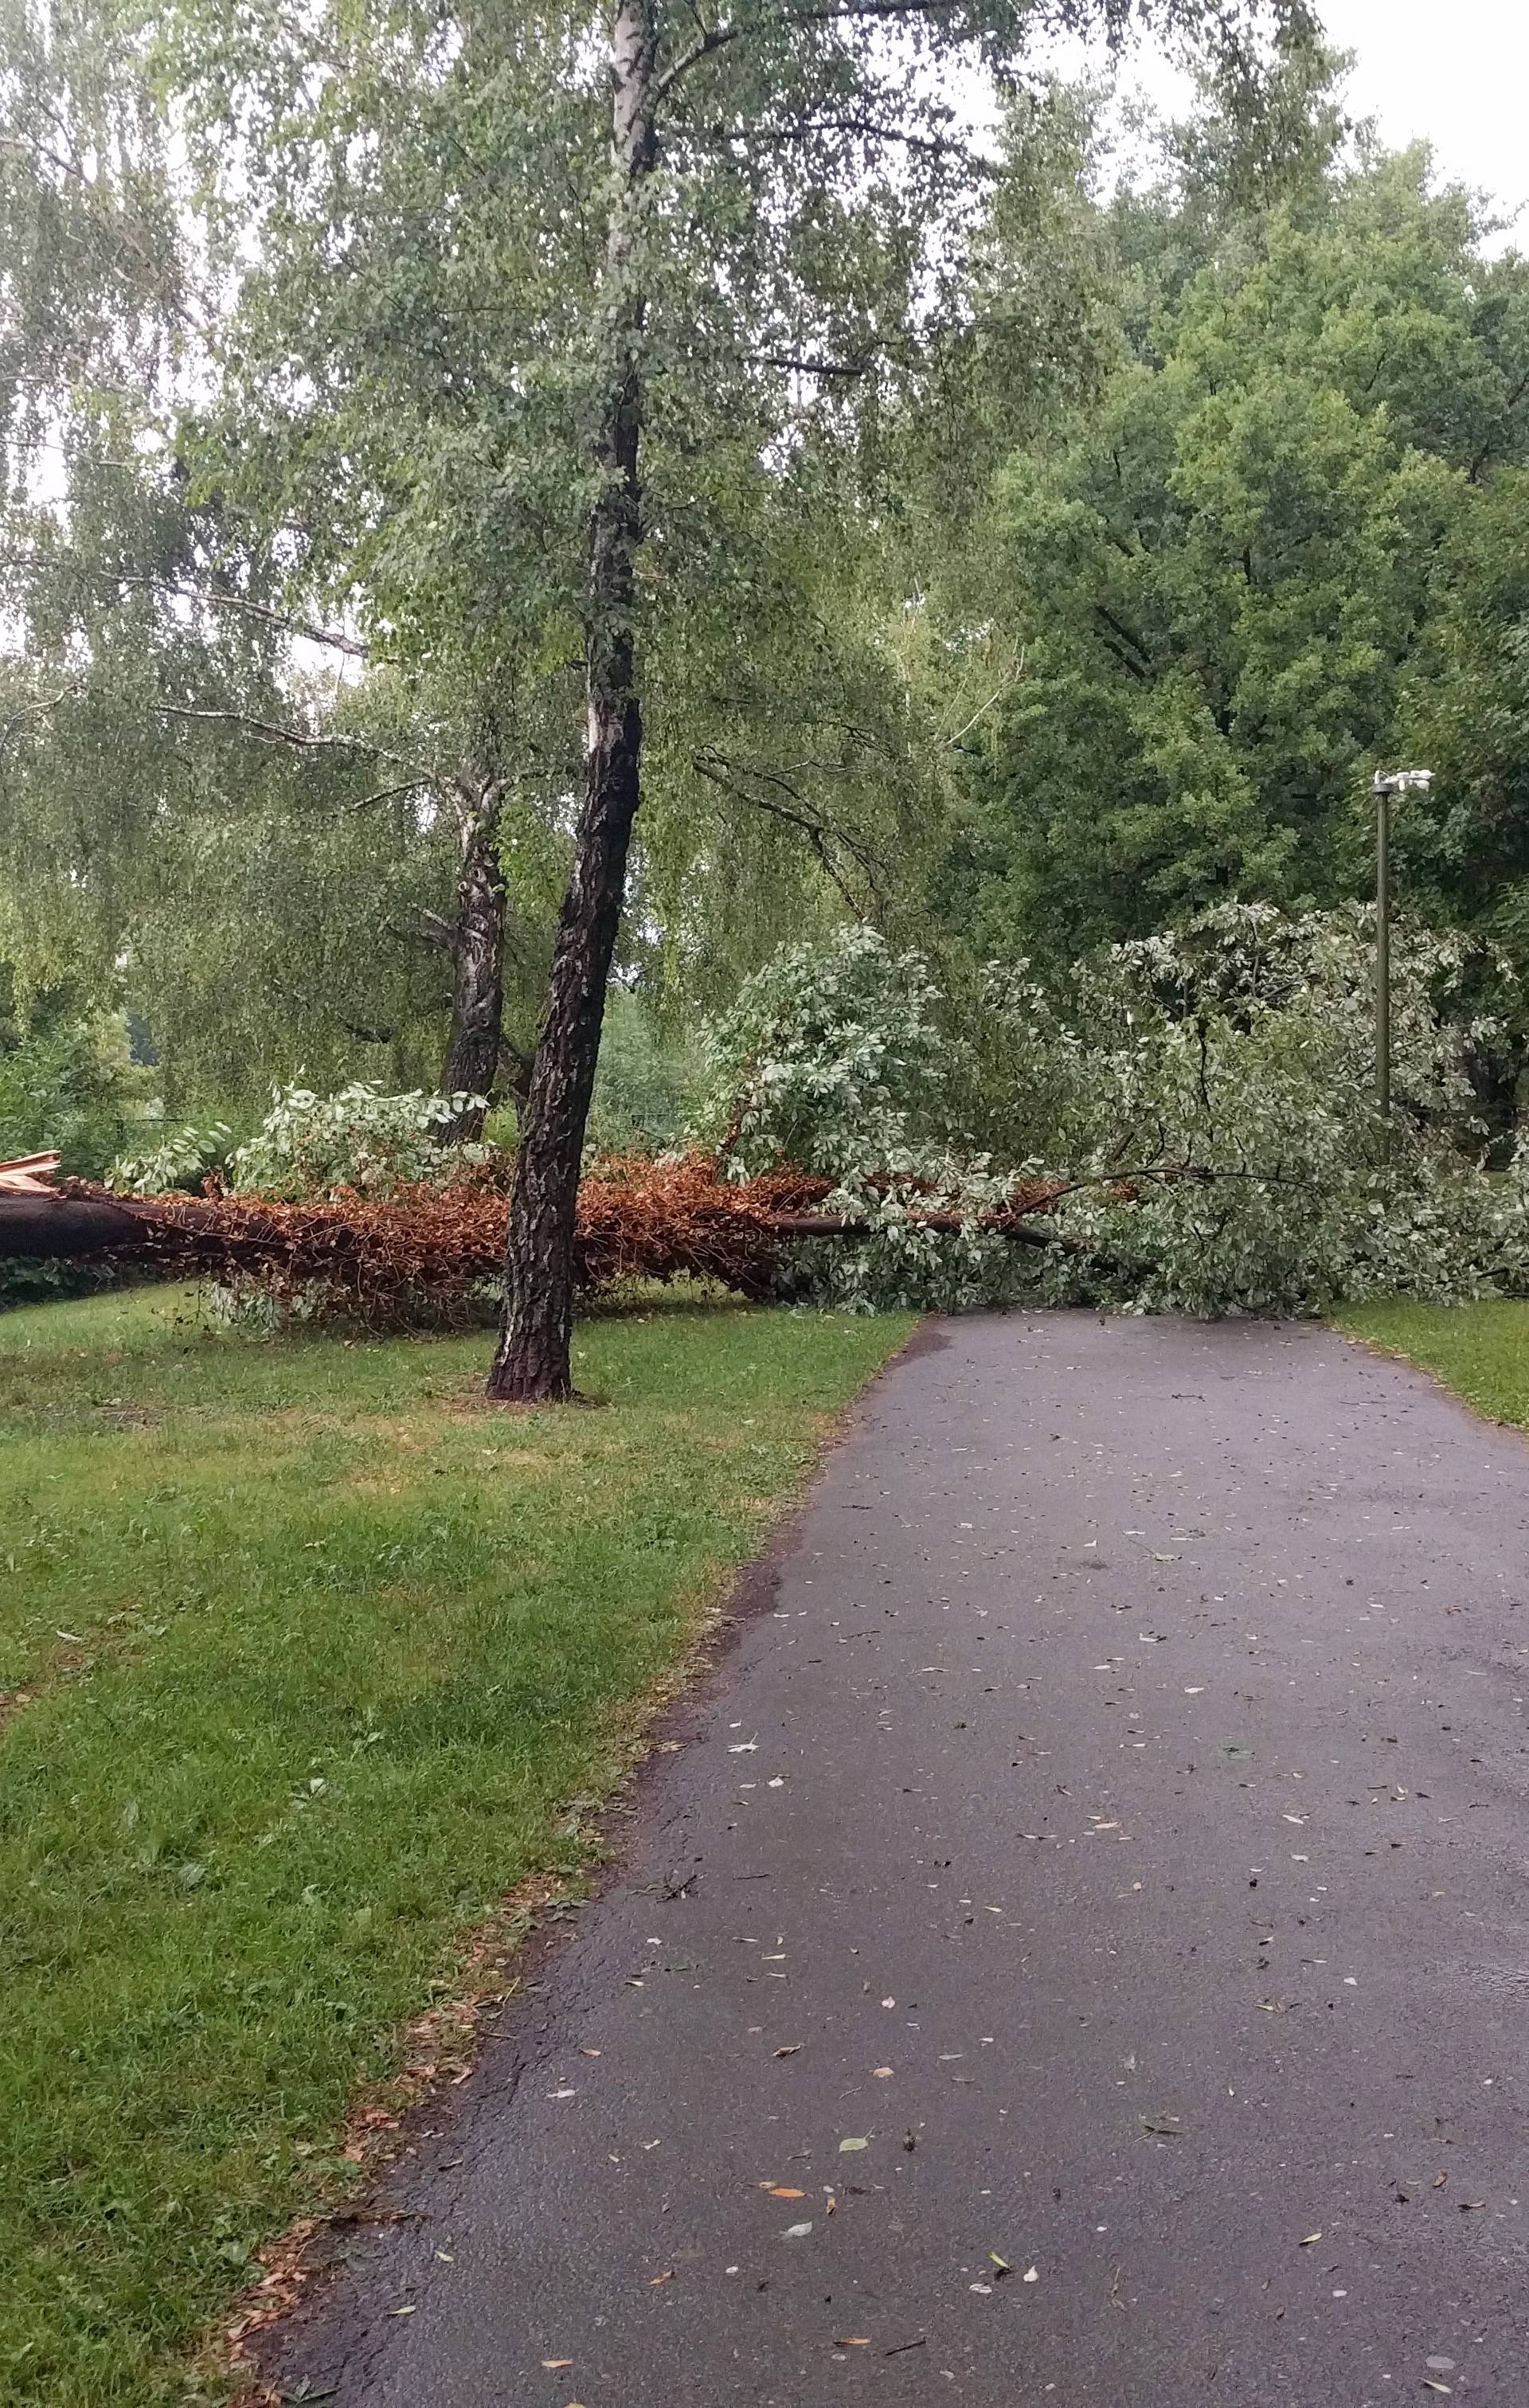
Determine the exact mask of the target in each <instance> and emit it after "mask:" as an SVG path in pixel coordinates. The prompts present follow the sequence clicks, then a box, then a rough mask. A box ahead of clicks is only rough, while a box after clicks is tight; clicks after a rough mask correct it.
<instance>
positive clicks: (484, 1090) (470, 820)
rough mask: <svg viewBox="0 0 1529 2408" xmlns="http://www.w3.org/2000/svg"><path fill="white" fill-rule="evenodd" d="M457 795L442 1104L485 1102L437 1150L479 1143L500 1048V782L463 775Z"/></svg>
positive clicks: (451, 1125)
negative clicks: (468, 1099)
mask: <svg viewBox="0 0 1529 2408" xmlns="http://www.w3.org/2000/svg"><path fill="white" fill-rule="evenodd" d="M457 790H458V794H459V796H460V797H461V799H462V801H463V804H464V810H463V820H462V828H463V836H462V875H461V877H460V879H459V880H458V882H457V907H456V911H455V913H454V915H453V918H452V922H451V937H450V947H451V1034H450V1042H449V1045H448V1048H447V1055H446V1068H445V1070H444V1072H443V1073H442V1076H441V1085H442V1087H443V1089H444V1091H445V1093H446V1094H447V1095H449V1096H455V1095H468V1096H477V1097H483V1098H484V1101H483V1102H481V1103H477V1104H470V1105H468V1106H467V1107H465V1108H464V1110H463V1111H460V1112H458V1113H457V1114H456V1115H455V1117H454V1118H453V1119H452V1120H450V1121H449V1122H447V1123H446V1124H445V1125H443V1127H442V1129H441V1142H442V1144H443V1145H466V1144H473V1143H476V1142H477V1140H479V1138H480V1137H481V1136H482V1134H483V1122H484V1117H485V1115H486V1112H487V1109H488V1105H487V1099H488V1097H490V1096H492V1094H493V1083H494V1081H495V1079H496V1078H497V1077H498V1075H499V1064H500V1057H501V1054H502V1053H503V1051H504V1042H505V910H506V893H505V879H504V872H503V870H502V869H501V868H500V867H499V851H498V835H499V814H500V811H501V809H502V808H503V802H504V781H503V780H502V779H500V778H497V777H493V778H490V779H488V780H486V781H477V780H472V779H470V778H469V776H468V774H467V773H466V772H464V774H463V776H462V777H461V778H460V779H459V780H458V781H457Z"/></svg>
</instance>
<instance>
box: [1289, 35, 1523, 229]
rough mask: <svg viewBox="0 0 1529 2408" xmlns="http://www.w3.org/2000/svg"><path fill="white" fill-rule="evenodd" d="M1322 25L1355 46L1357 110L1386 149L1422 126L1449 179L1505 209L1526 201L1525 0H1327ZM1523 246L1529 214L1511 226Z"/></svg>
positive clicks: (1353, 99) (1345, 45) (1343, 44)
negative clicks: (1372, 119)
mask: <svg viewBox="0 0 1529 2408" xmlns="http://www.w3.org/2000/svg"><path fill="white" fill-rule="evenodd" d="M1322 16H1323V19H1324V20H1325V22H1326V25H1327V30H1328V33H1329V35H1330V36H1331V37H1332V39H1333V40H1334V41H1335V42H1336V43H1337V45H1338V46H1339V48H1340V49H1343V50H1356V51H1357V52H1358V54H1359V59H1358V65H1356V67H1355V69H1354V73H1353V79H1352V82H1351V83H1350V107H1351V108H1352V109H1353V111H1354V114H1355V115H1356V116H1360V117H1365V116H1368V115H1371V114H1372V113H1373V114H1374V115H1375V116H1377V117H1379V121H1380V131H1381V133H1382V135H1383V136H1384V137H1385V139H1386V141H1387V142H1388V143H1389V144H1390V145H1391V146H1392V148H1393V149H1400V147H1401V146H1402V145H1403V144H1404V143H1407V142H1411V141H1413V140H1415V139H1416V137H1417V136H1420V135H1423V136H1427V138H1428V139H1429V140H1430V141H1431V142H1432V143H1433V145H1434V148H1435V150H1436V153H1437V159H1438V166H1439V169H1440V171H1441V173H1442V174H1443V175H1444V176H1445V177H1446V178H1447V179H1450V181H1458V182H1461V183H1466V184H1473V185H1477V186H1479V187H1481V188H1482V189H1484V190H1485V191H1487V192H1489V193H1493V195H1494V196H1495V198H1496V199H1497V201H1498V202H1499V203H1500V204H1501V206H1502V208H1503V211H1504V213H1505V214H1507V213H1508V212H1509V211H1511V210H1513V209H1516V208H1522V207H1523V205H1524V204H1525V203H1526V202H1529V139H1526V129H1525V115H1524V112H1525V107H1526V104H1529V9H1526V8H1525V6H1524V0H1448V5H1445V6H1441V5H1440V4H1439V0H1326V5H1325V7H1322ZM1518 241H1519V244H1520V246H1521V247H1529V222H1526V223H1525V224H1524V225H1521V227H1520V228H1519V233H1518Z"/></svg>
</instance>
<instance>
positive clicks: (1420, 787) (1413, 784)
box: [1373, 769, 1434, 795]
mask: <svg viewBox="0 0 1529 2408" xmlns="http://www.w3.org/2000/svg"><path fill="white" fill-rule="evenodd" d="M1433 782H1434V773H1433V771H1432V769H1393V770H1392V771H1391V772H1390V773H1389V775H1382V773H1381V772H1380V771H1379V769H1377V771H1376V773H1375V778H1374V781H1373V783H1374V791H1375V793H1376V794H1378V795H1425V794H1426V793H1427V792H1428V789H1429V787H1430V786H1431V785H1432V784H1433Z"/></svg>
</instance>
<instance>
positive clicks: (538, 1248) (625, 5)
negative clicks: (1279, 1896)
mask: <svg viewBox="0 0 1529 2408" xmlns="http://www.w3.org/2000/svg"><path fill="white" fill-rule="evenodd" d="M654 51H655V36H654V29H653V24H652V22H651V15H650V0H622V5H621V7H619V8H618V11H617V15H616V22H615V26H614V29H613V32H612V36H611V51H610V76H611V93H612V98H611V149H612V164H613V167H614V171H615V179H614V191H615V198H614V201H613V203H612V208H611V218H610V225H609V229H608V234H607V258H606V265H607V285H608V290H609V293H610V296H611V305H612V313H613V322H614V326H615V331H616V339H617V344H618V350H617V352H616V355H615V358H614V362H613V367H612V377H611V386H610V393H609V398H608V401H607V409H606V420H605V426H604V430H603V433H602V437H601V443H600V461H601V466H602V467H603V469H604V471H605V484H604V489H603V491H602V493H601V495H600V498H599V500H598V501H597V502H596V504H595V506H594V509H593V512H592V514H591V519H590V531H589V574H590V582H589V618H588V624H587V626H586V630H585V638H584V661H585V676H586V686H587V693H588V702H589V728H588V735H587V738H586V751H585V780H584V802H583V808H582V810H580V812H579V825H578V828H577V831H576V833H575V838H574V859H573V868H572V872H571V874H570V876H569V880H568V889H567V893H566V895H565V896H564V900H563V913H562V918H561V920H560V922H559V925H558V934H557V944H556V947H555V950H554V952H553V954H552V970H551V977H550V981H549V982H548V990H547V1003H546V1008H545V1010H544V1012H543V1015H542V1023H541V1028H540V1031H539V1033H538V1035H537V1039H536V1057H535V1059H534V1061H533V1063H532V1067H531V1081H530V1089H529V1093H528V1095H527V1097H526V1102H525V1110H524V1112H523V1115H522V1126H521V1149H520V1155H519V1159H518V1162H517V1165H516V1172H515V1187H514V1192H513V1194H512V1196H511V1198H510V1207H509V1228H508V1235H507V1241H506V1247H505V1323H504V1328H503V1330H502V1332H501V1335H500V1339H499V1344H498V1348H497V1351H496V1353H495V1355H494V1358H493V1369H492V1370H491V1372H490V1374H489V1383H488V1392H489V1395H490V1396H491V1397H493V1398H499V1399H500V1400H501V1401H503V1402H506V1403H516V1404H555V1403H560V1402H562V1401H563V1400H564V1399H565V1398H567V1397H569V1396H571V1394H572V1393H573V1380H572V1372H571V1369H570V1362H569V1351H570V1347H571V1343H572V1338H573V1305H574V1216H575V1212H576V1210H577V1207H578V1200H579V1168H580V1165H581V1163H582V1159H583V1152H584V1129H585V1125H586V1123H587V1121H588V1119H589V1110H590V1100H591V1097H592V1096H593V1092H594V1070H595V1064H596V1062H597V1060H598V1058H599V1053H600V1029H601V1024H602V1022H603V1020H604V1017H605V1008H606V990H607V985H608V982H609V978H610V964H611V958H612V955H613V954H614V953H615V949H616V934H617V929H618V927H619V926H620V924H621V916H622V902H623V900H624V897H625V892H626V863H627V853H628V851H629V849H630V846H631V841H632V824H633V822H634V820H635V819H636V813H637V805H638V802H639V801H640V799H641V777H640V772H641V757H642V710H641V706H640V703H639V701H638V698H637V695H636V687H635V683H634V676H633V666H634V664H633V636H632V616H633V602H634V598H635V594H636V557H637V549H638V546H639V545H640V543H641V541H642V490H641V484H640V481H639V475H638V466H639V462H638V454H639V450H640V443H641V433H642V388H641V381H640V377H639V374H638V367H637V347H638V342H639V338H640V337H641V332H642V322H643V305H642V298H641V294H640V292H639V291H638V290H636V276H635V261H634V256H633V242H634V231H635V216H636V207H635V205H636V198H637V194H638V193H639V190H640V187H641V184H642V180H643V178H644V177H645V176H646V175H647V174H648V172H649V169H650V167H651V165H652V162H653V155H654V150H653V127H652V116H651V108H652V94H653V79H654Z"/></svg>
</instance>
